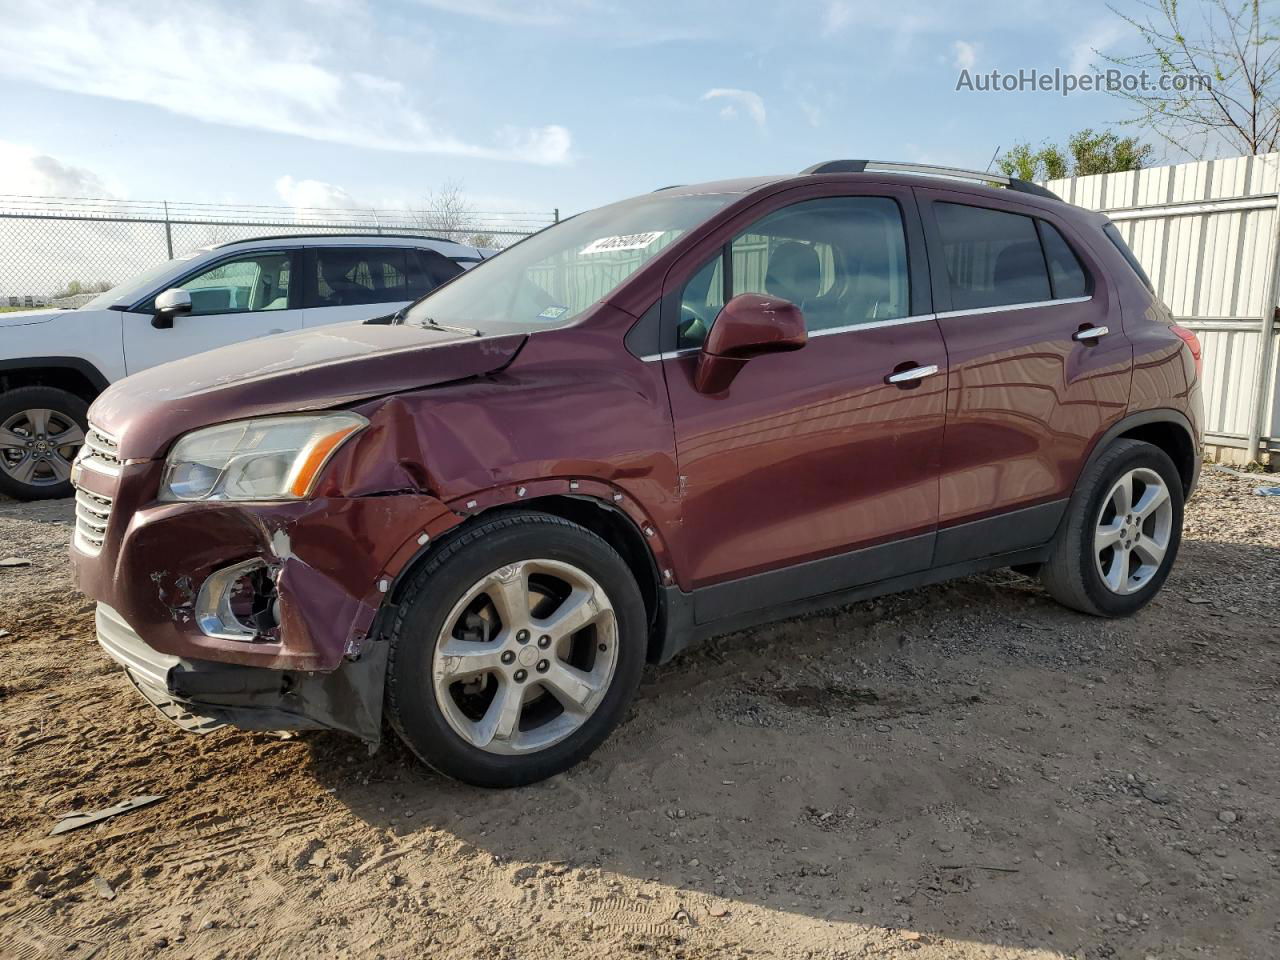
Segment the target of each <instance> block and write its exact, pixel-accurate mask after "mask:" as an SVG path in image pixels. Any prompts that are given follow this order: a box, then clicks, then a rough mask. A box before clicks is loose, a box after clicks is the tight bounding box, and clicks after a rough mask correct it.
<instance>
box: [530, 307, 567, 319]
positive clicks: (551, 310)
mask: <svg viewBox="0 0 1280 960" xmlns="http://www.w3.org/2000/svg"><path fill="white" fill-rule="evenodd" d="M568 312H569V308H568V307H547V309H545V310H543V311H542V312H541V313H540V314H538V315H537V316H536V317H534V319H535V320H559V319H560V318H561V317H563V316H564V315H565V314H566V313H568Z"/></svg>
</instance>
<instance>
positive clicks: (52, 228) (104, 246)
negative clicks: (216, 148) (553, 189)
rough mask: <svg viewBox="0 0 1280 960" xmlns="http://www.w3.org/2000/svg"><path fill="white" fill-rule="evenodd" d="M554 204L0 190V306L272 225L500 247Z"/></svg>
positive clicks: (71, 301)
mask: <svg viewBox="0 0 1280 960" xmlns="http://www.w3.org/2000/svg"><path fill="white" fill-rule="evenodd" d="M557 220H559V211H558V210H557V211H551V212H548V213H537V212H527V211H526V212H501V213H499V212H488V211H463V212H461V213H459V212H458V211H450V212H449V214H448V215H447V216H445V217H443V218H442V217H440V216H438V215H436V214H434V213H433V212H432V211H421V212H416V211H413V210H407V209H401V210H358V209H343V210H330V209H304V208H298V207H280V206H228V205H222V204H201V203H176V202H170V201H163V200H161V201H121V200H94V199H77V198H62V197H23V196H8V195H0V309H4V308H10V309H12V308H15V307H16V308H23V307H45V306H65V307H74V306H78V305H79V304H81V303H83V302H85V301H86V300H88V299H90V298H91V297H92V296H93V295H94V294H96V293H98V292H100V291H102V290H107V289H110V288H111V287H113V286H115V285H116V284H118V283H120V282H122V281H124V280H126V279H128V278H129V277H131V276H133V275H134V274H137V273H139V272H141V271H143V270H145V269H147V268H149V267H151V266H154V265H155V264H157V263H159V262H161V261H164V260H170V259H172V258H173V257H175V256H182V255H183V254H185V253H190V252H191V251H193V250H196V249H198V248H200V247H209V246H215V245H217V244H220V243H228V242H230V241H233V240H246V239H249V238H252V237H261V236H275V235H280V234H286V235H294V234H308V233H362V234H375V235H377V234H384V235H396V234H400V235H404V234H420V235H421V234H427V235H430V236H436V237H442V238H445V239H450V240H457V241H460V242H462V243H469V244H473V245H474V246H478V247H489V248H502V247H507V246H510V245H511V244H512V243H515V242H516V241H518V240H520V239H521V238H523V237H526V236H528V235H529V234H531V233H534V232H536V231H538V230H541V229H542V228H543V227H545V226H547V225H549V224H551V223H554V222H556V221H557Z"/></svg>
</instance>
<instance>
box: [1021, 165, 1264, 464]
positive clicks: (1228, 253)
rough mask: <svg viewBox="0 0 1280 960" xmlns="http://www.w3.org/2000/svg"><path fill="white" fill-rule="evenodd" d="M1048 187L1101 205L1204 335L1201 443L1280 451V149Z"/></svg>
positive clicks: (1161, 289)
mask: <svg viewBox="0 0 1280 960" xmlns="http://www.w3.org/2000/svg"><path fill="white" fill-rule="evenodd" d="M1045 185H1046V186H1047V187H1048V188H1049V189H1050V190H1052V191H1054V192H1055V193H1056V194H1058V195H1059V196H1060V197H1062V198H1063V199H1064V200H1066V201H1068V202H1070V203H1074V204H1077V205H1079V206H1082V207H1088V208H1089V209H1091V210H1099V211H1101V212H1103V213H1105V214H1107V215H1108V216H1109V217H1110V218H1111V219H1112V220H1113V221H1114V222H1115V224H1116V227H1117V228H1118V229H1119V230H1120V232H1121V234H1123V236H1124V238H1125V240H1126V241H1127V242H1128V243H1129V246H1131V247H1132V248H1133V252H1134V254H1135V255H1136V256H1137V257H1138V259H1139V261H1141V263H1142V265H1143V266H1144V267H1145V268H1146V270H1147V273H1148V274H1149V275H1150V276H1151V281H1152V283H1153V284H1155V288H1156V292H1157V293H1159V295H1160V296H1161V298H1162V299H1163V300H1164V302H1165V303H1167V304H1168V305H1169V308H1170V309H1171V310H1172V311H1173V313H1174V316H1175V317H1177V319H1178V322H1179V323H1180V324H1182V325H1183V326H1185V327H1187V328H1188V329H1191V330H1194V331H1195V332H1196V335H1197V336H1198V337H1199V338H1200V341H1201V343H1203V345H1204V358H1205V414H1206V425H1205V428H1206V431H1207V432H1206V437H1205V440H1206V442H1207V443H1208V444H1209V445H1210V446H1211V447H1216V448H1218V452H1219V453H1221V454H1224V455H1226V456H1228V457H1230V458H1233V459H1257V458H1258V457H1259V454H1260V452H1266V451H1271V452H1273V453H1274V452H1280V402H1278V401H1277V381H1278V379H1280V378H1278V377H1277V369H1276V368H1277V366H1278V365H1280V351H1277V349H1276V334H1277V322H1276V304H1277V294H1278V292H1280V291H1278V288H1277V254H1278V253H1280V248H1278V247H1277V231H1278V230H1280V153H1271V154H1266V155H1263V156H1255V157H1232V158H1229V159H1226V160H1204V161H1200V162H1197V163H1183V164H1178V165H1176V166H1167V167H1152V168H1150V169H1147V170H1138V171H1134V172H1131V173H1108V174H1100V175H1097V176H1091V177H1074V178H1072V179H1068V180H1051V181H1049V182H1048V183H1046V184H1045ZM1236 451H1238V452H1236Z"/></svg>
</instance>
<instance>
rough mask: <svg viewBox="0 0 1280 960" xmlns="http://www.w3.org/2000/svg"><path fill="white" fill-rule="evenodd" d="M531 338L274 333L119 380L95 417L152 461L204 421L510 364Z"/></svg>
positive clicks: (336, 402) (350, 327)
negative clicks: (176, 439) (173, 442)
mask: <svg viewBox="0 0 1280 960" xmlns="http://www.w3.org/2000/svg"><path fill="white" fill-rule="evenodd" d="M525 336H526V335H525V334H522V333H520V334H507V335H505V336H504V335H499V336H491V337H477V336H473V335H471V334H468V333H464V332H460V331H454V330H445V329H434V328H431V327H425V328H424V327H420V326H410V325H405V326H385V325H373V324H362V323H353V324H339V325H335V326H328V327H320V328H317V329H314V330H303V331H300V332H298V333H289V334H277V335H275V336H269V337H262V338H261V339H257V340H249V341H246V342H244V343H237V344H233V345H231V346H229V347H221V348H219V349H217V350H210V351H209V352H207V353H200V354H196V355H195V356H192V357H186V358H184V359H182V360H176V361H174V362H173V363H165V364H161V365H160V366H158V367H151V368H150V369H148V370H143V371H142V372H141V373H136V374H134V375H133V376H131V377H126V378H125V379H123V380H119V381H117V382H116V383H114V384H112V385H111V386H110V387H108V388H107V390H106V391H105V392H104V393H103V394H102V395H101V396H100V397H98V399H97V400H95V401H94V403H93V406H92V407H91V408H90V410H89V418H90V419H91V420H92V421H93V423H94V425H95V426H96V427H98V428H99V429H101V430H105V431H106V432H107V433H109V434H112V435H113V436H115V437H117V438H119V440H120V451H119V455H120V457H121V458H123V459H128V460H134V459H151V458H154V457H156V456H158V455H159V454H161V453H162V452H163V451H164V450H165V448H167V446H168V445H169V443H170V442H171V441H172V440H173V439H174V438H175V437H177V436H179V435H180V434H183V433H186V432H187V431H188V430H194V429H196V428H198V427H204V426H209V425H211V424H215V423H223V422H225V421H227V420H240V419H244V418H245V417H258V416H266V415H268V414H274V413H291V412H295V411H300V410H321V409H326V408H330V407H337V406H343V405H346V404H351V403H355V402H357V401H359V400H366V399H369V398H370V397H376V396H381V395H384V394H390V393H401V392H403V391H406V390H413V389H417V388H419V387H427V386H431V385H433V384H438V383H446V382H448V381H451V380H461V379H465V378H467V377H476V376H481V375H483V374H486V373H491V372H493V371H495V370H499V369H501V368H502V367H504V366H506V365H507V364H508V363H509V362H511V359H512V358H513V357H514V356H515V355H516V353H517V352H518V351H519V349H520V346H521V344H523V343H524V340H525Z"/></svg>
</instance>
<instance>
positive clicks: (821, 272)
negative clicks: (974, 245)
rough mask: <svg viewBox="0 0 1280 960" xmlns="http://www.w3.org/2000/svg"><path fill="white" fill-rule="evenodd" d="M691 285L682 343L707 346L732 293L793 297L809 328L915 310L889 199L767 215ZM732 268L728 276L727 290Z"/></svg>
mask: <svg viewBox="0 0 1280 960" xmlns="http://www.w3.org/2000/svg"><path fill="white" fill-rule="evenodd" d="M729 254H730V260H729V263H728V265H727V267H728V269H727V271H726V264H725V263H724V258H723V256H721V257H717V258H715V259H714V260H712V261H710V262H709V263H708V264H707V265H706V266H704V267H703V268H702V269H701V270H700V271H699V272H698V273H697V274H695V275H694V277H693V278H692V279H691V280H690V281H689V282H688V283H687V284H686V285H685V289H684V291H683V292H682V294H681V311H680V312H681V316H680V323H679V328H678V337H677V343H676V346H677V348H686V347H696V346H700V345H701V343H702V341H703V339H705V337H706V335H707V331H708V330H709V329H710V327H711V324H712V323H713V322H714V321H715V317H716V314H718V313H719V312H720V308H721V307H723V306H724V304H725V302H726V294H727V295H728V296H730V297H734V296H737V295H739V294H742V293H762V294H768V295H769V296H773V297H779V298H781V299H783V300H789V301H790V302H791V303H794V304H795V305H796V306H798V307H799V308H800V309H801V310H802V311H803V313H804V318H805V325H806V326H807V327H808V329H809V330H810V331H820V330H830V329H833V328H837V327H847V326H855V325H858V324H865V323H875V322H877V321H883V320H897V319H899V318H901V317H905V316H907V315H908V314H909V313H910V308H911V304H910V295H909V286H908V273H907V241H906V235H905V233H904V231H903V226H902V212H901V210H900V209H899V207H898V204H897V203H896V202H895V201H893V200H891V199H889V198H888V197H825V198H823V199H820V200H806V201H804V202H803V203H797V204H793V205H792V206H789V207H784V208H782V209H781V210H775V211H774V212H773V213H770V214H768V215H767V216H765V217H763V218H762V219H761V220H759V221H758V222H757V223H755V224H753V225H752V226H751V227H749V228H748V229H747V230H746V231H745V232H743V233H741V234H739V235H738V236H737V237H735V238H734V240H733V242H732V243H731V244H730V245H729ZM726 273H727V276H728V278H729V281H728V287H729V289H728V290H726V289H725V279H726Z"/></svg>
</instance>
